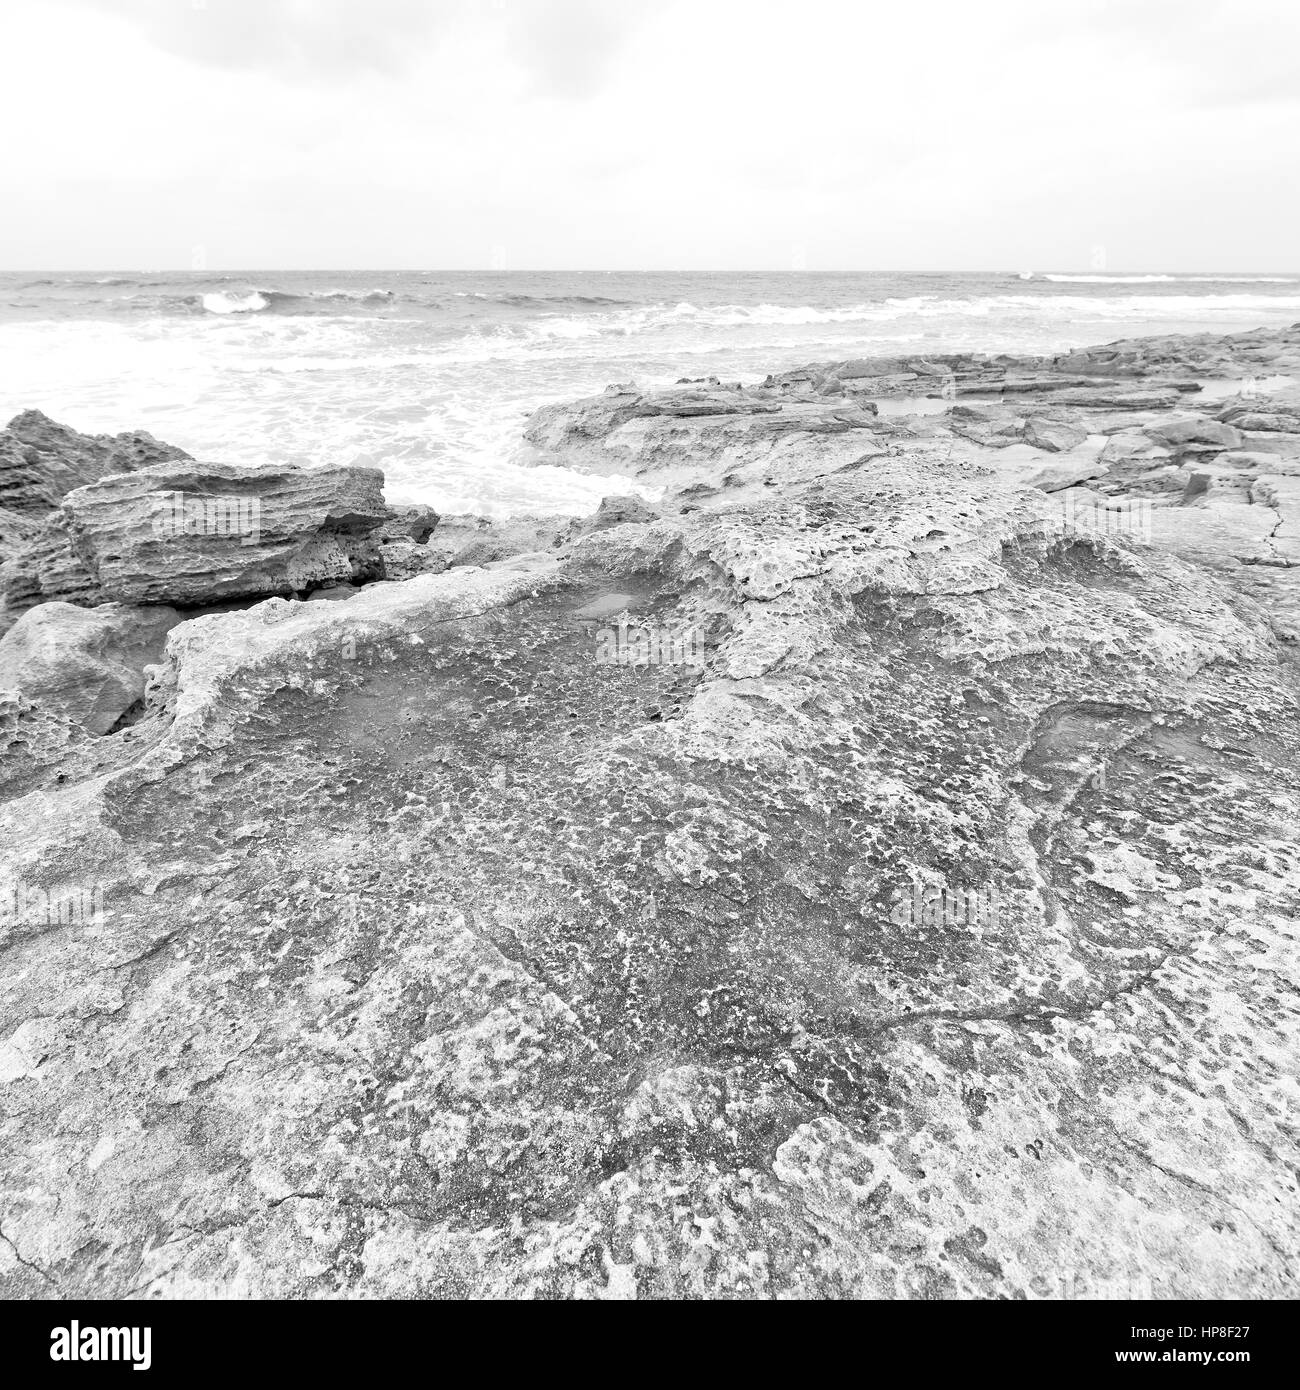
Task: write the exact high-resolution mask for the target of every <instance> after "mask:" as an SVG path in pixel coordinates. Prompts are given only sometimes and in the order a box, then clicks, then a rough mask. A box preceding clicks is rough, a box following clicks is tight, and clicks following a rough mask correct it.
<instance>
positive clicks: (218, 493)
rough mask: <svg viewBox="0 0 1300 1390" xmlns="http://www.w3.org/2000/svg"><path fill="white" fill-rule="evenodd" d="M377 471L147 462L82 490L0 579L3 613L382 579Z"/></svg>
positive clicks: (203, 598)
mask: <svg viewBox="0 0 1300 1390" xmlns="http://www.w3.org/2000/svg"><path fill="white" fill-rule="evenodd" d="M383 482H384V479H383V474H382V473H380V472H379V470H378V469H373V468H354V467H337V468H298V467H290V466H285V467H277V466H270V465H267V466H263V467H256V468H253V467H241V466H236V465H231V464H220V463H194V462H193V461H186V462H174V463H165V464H158V465H153V466H150V467H147V468H140V469H137V470H136V471H135V472H132V473H123V474H116V475H113V476H110V477H106V478H103V479H101V480H99V481H98V482H95V483H90V484H88V485H86V486H84V487H79V488H77V489H75V490H74V491H72V492H70V493H68V494H67V496H65V497H64V498H63V500H62V503H61V504H60V506H59V508H58V510H57V511H55V512H54V513H53V514H52V515H51V516H50V517H49V518H48V519H47V520H46V521H45V522H44V524H43V526H42V529H41V530H40V532H39V534H38V535H37V537H36V538H35V539H34V540H33V541H32V542H31V543H30V544H29V545H28V547H27V548H26V549H25V550H23V551H21V552H20V553H19V554H18V555H17V556H15V557H14V558H13V559H11V560H10V561H9V563H8V564H7V565H6V566H5V567H4V569H3V571H0V584H3V587H4V591H5V595H6V598H7V602H8V607H9V609H10V610H11V611H12V612H20V611H21V610H22V609H24V608H26V607H29V606H31V605H32V604H33V603H39V602H49V601H51V600H62V601H65V602H72V603H80V604H88V605H93V604H98V603H127V604H180V605H183V606H189V607H194V606H200V605H205V604H213V603H219V602H222V601H223V600H227V599H235V598H247V597H263V596H266V595H269V594H292V593H297V592H300V591H305V590H309V589H313V588H318V587H321V586H323V585H325V584H330V583H348V582H352V581H355V580H367V579H373V578H381V577H383V573H384V569H383V560H382V556H381V551H380V540H379V537H378V535H377V534H376V533H377V532H378V531H379V529H380V528H382V527H383V526H384V525H385V523H387V522H388V521H389V511H388V508H387V507H386V506H385V504H384V499H383Z"/></svg>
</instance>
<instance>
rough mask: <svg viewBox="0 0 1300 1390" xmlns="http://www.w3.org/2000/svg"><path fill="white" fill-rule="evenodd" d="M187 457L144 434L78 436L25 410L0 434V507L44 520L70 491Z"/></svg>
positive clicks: (181, 460)
mask: <svg viewBox="0 0 1300 1390" xmlns="http://www.w3.org/2000/svg"><path fill="white" fill-rule="evenodd" d="M189 457H190V456H189V455H188V454H187V453H186V452H185V450H184V449H178V448H176V447H175V446H174V445H171V444H163V443H160V442H159V441H158V440H156V439H155V438H154V437H153V435H151V434H148V433H147V432H146V431H144V430H132V431H130V432H129V433H127V434H119V435H107V434H96V435H89V434H79V433H78V432H77V431H76V430H73V429H69V428H68V427H67V426H66V425H58V424H55V422H54V421H53V420H51V419H50V418H49V417H48V416H46V415H42V414H41V412H40V411H39V410H25V411H23V413H22V414H21V415H16V416H14V418H13V419H12V420H10V422H9V424H8V426H7V428H6V429H4V430H3V431H0V508H3V509H4V510H6V511H10V512H15V513H17V514H18V515H19V516H23V517H27V518H41V517H45V516H48V515H49V513H50V512H51V511H53V510H54V508H55V507H57V506H58V505H59V503H60V502H61V501H62V500H63V498H64V497H65V496H66V495H67V494H68V493H69V492H71V491H72V490H73V489H74V488H79V487H84V486H85V485H86V484H87V483H94V482H98V481H99V479H100V478H104V477H107V476H108V475H110V474H113V473H133V472H135V471H136V470H137V469H140V468H147V467H149V466H150V465H152V464H157V463H173V462H183V461H186V460H188V459H189Z"/></svg>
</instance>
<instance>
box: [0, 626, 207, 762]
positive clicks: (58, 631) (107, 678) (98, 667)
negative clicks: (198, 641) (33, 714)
mask: <svg viewBox="0 0 1300 1390" xmlns="http://www.w3.org/2000/svg"><path fill="white" fill-rule="evenodd" d="M180 621H181V615H180V614H179V613H178V612H177V611H176V610H175V609H174V608H166V607H152V608H130V607H127V606H126V605H124V604H118V603H108V604H103V605H101V606H100V607H98V608H80V607H77V606H76V605H74V604H71V603H57V602H56V603H43V604H41V605H40V606H39V607H37V608H33V609H31V610H29V611H28V612H26V613H24V614H23V615H22V616H21V617H20V618H19V619H18V621H17V622H16V623H15V624H14V626H13V627H12V628H10V630H9V631H8V632H7V633H6V634H5V635H4V637H2V638H0V690H7V691H10V692H13V693H16V694H20V695H25V696H26V697H27V698H28V699H30V700H31V701H32V702H33V703H34V704H36V705H38V706H40V707H41V708H44V709H48V710H50V711H52V712H54V713H56V714H60V715H62V716H64V717H66V718H68V719H70V720H72V721H73V722H74V723H76V724H79V725H81V726H82V727H83V728H84V729H86V731H87V732H89V733H92V734H106V733H108V732H109V731H110V730H111V729H112V728H114V726H115V725H116V724H117V723H118V722H119V720H120V719H121V718H122V716H123V715H125V714H126V713H127V712H128V711H130V710H131V709H132V707H133V706H135V705H137V704H138V703H139V702H140V700H141V697H142V696H143V695H144V690H145V677H144V668H145V666H146V665H149V664H152V663H153V662H156V661H158V660H159V658H160V657H161V655H162V650H163V642H164V639H165V638H166V636H167V633H168V632H170V631H171V629H172V628H173V627H175V626H176V624H177V623H178V622H180Z"/></svg>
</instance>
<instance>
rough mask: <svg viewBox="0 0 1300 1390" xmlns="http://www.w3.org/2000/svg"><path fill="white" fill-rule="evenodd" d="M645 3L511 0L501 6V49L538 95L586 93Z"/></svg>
mask: <svg viewBox="0 0 1300 1390" xmlns="http://www.w3.org/2000/svg"><path fill="white" fill-rule="evenodd" d="M646 8H647V7H646V6H644V5H642V4H641V3H639V0H618V3H612V2H611V0H541V3H538V2H537V0H534V3H532V4H526V3H525V4H520V3H518V0H516V3H514V5H513V6H512V8H511V9H510V10H509V11H507V13H508V16H509V17H508V20H507V24H508V30H507V34H508V37H507V40H506V48H507V51H508V52H509V53H510V54H511V56H512V57H514V58H515V59H517V60H518V62H519V63H520V65H521V66H522V67H523V68H524V69H525V70H526V71H528V72H529V73H531V74H532V75H533V77H534V80H535V83H536V88H537V90H538V91H540V92H541V93H543V94H544V95H548V96H558V97H570V98H582V97H589V96H592V95H594V94H595V92H596V91H597V90H598V89H599V88H600V86H601V84H602V81H603V79H604V77H605V74H606V71H607V68H608V66H609V63H610V61H611V60H612V59H613V58H614V57H615V55H617V54H618V53H619V52H620V50H621V49H622V48H623V47H624V45H625V44H626V43H627V41H628V40H629V39H630V37H631V35H632V33H633V31H634V30H635V28H636V26H637V25H638V24H639V23H640V22H641V20H642V19H643V18H644V16H645V13H646Z"/></svg>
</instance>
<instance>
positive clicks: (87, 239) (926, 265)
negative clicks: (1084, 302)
mask: <svg viewBox="0 0 1300 1390" xmlns="http://www.w3.org/2000/svg"><path fill="white" fill-rule="evenodd" d="M0 52H3V53H4V54H5V57H6V62H5V71H4V79H3V82H0V119H2V120H3V130H4V132H5V133H4V137H3V140H2V141H0V186H2V187H3V188H4V190H5V205H4V206H5V211H4V216H3V217H2V218H0V268H7V269H35V268H48V269H92V268H104V269H171V268H189V267H190V266H191V264H192V263H195V258H196V255H197V256H198V257H201V258H202V259H203V260H204V261H205V262H206V265H207V266H208V267H210V268H213V269H217V270H220V269H242V268H270V267H284V268H289V267H304V268H340V267H353V266H355V267H366V268H398V267H410V268H418V269H442V268H461V267H463V268H481V267H489V266H492V265H498V266H504V267H505V268H512V269H513V268H518V269H536V268H571V269H612V268H626V269H773V270H788V269H791V268H797V267H798V266H800V265H801V264H802V265H805V266H806V267H807V268H808V269H811V270H836V269H846V270H891V269H900V270H906V269H915V270H927V269H932V270H942V269H953V270H981V269H990V270H1005V269H1011V270H1023V269H1034V270H1045V269H1046V270H1052V269H1076V268H1079V269H1087V268H1089V267H1090V266H1091V267H1094V268H1097V267H1099V265H1100V262H1101V261H1102V259H1103V258H1104V262H1105V266H1106V268H1107V269H1110V270H1128V269H1132V270H1142V269H1163V270H1196V269H1213V270H1224V271H1240V272H1247V271H1268V270H1297V269H1300V3H1297V0H1225V2H1224V3H1217V2H1212V0H1169V3H1165V0H1117V2H1116V3H1110V2H1109V0H1068V2H1067V0H959V2H958V3H950V2H949V0H901V2H899V0H891V3H889V4H875V3H872V0H782V3H775V0H423V2H421V0H3V3H2V4H0ZM199 248H201V249H199Z"/></svg>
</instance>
